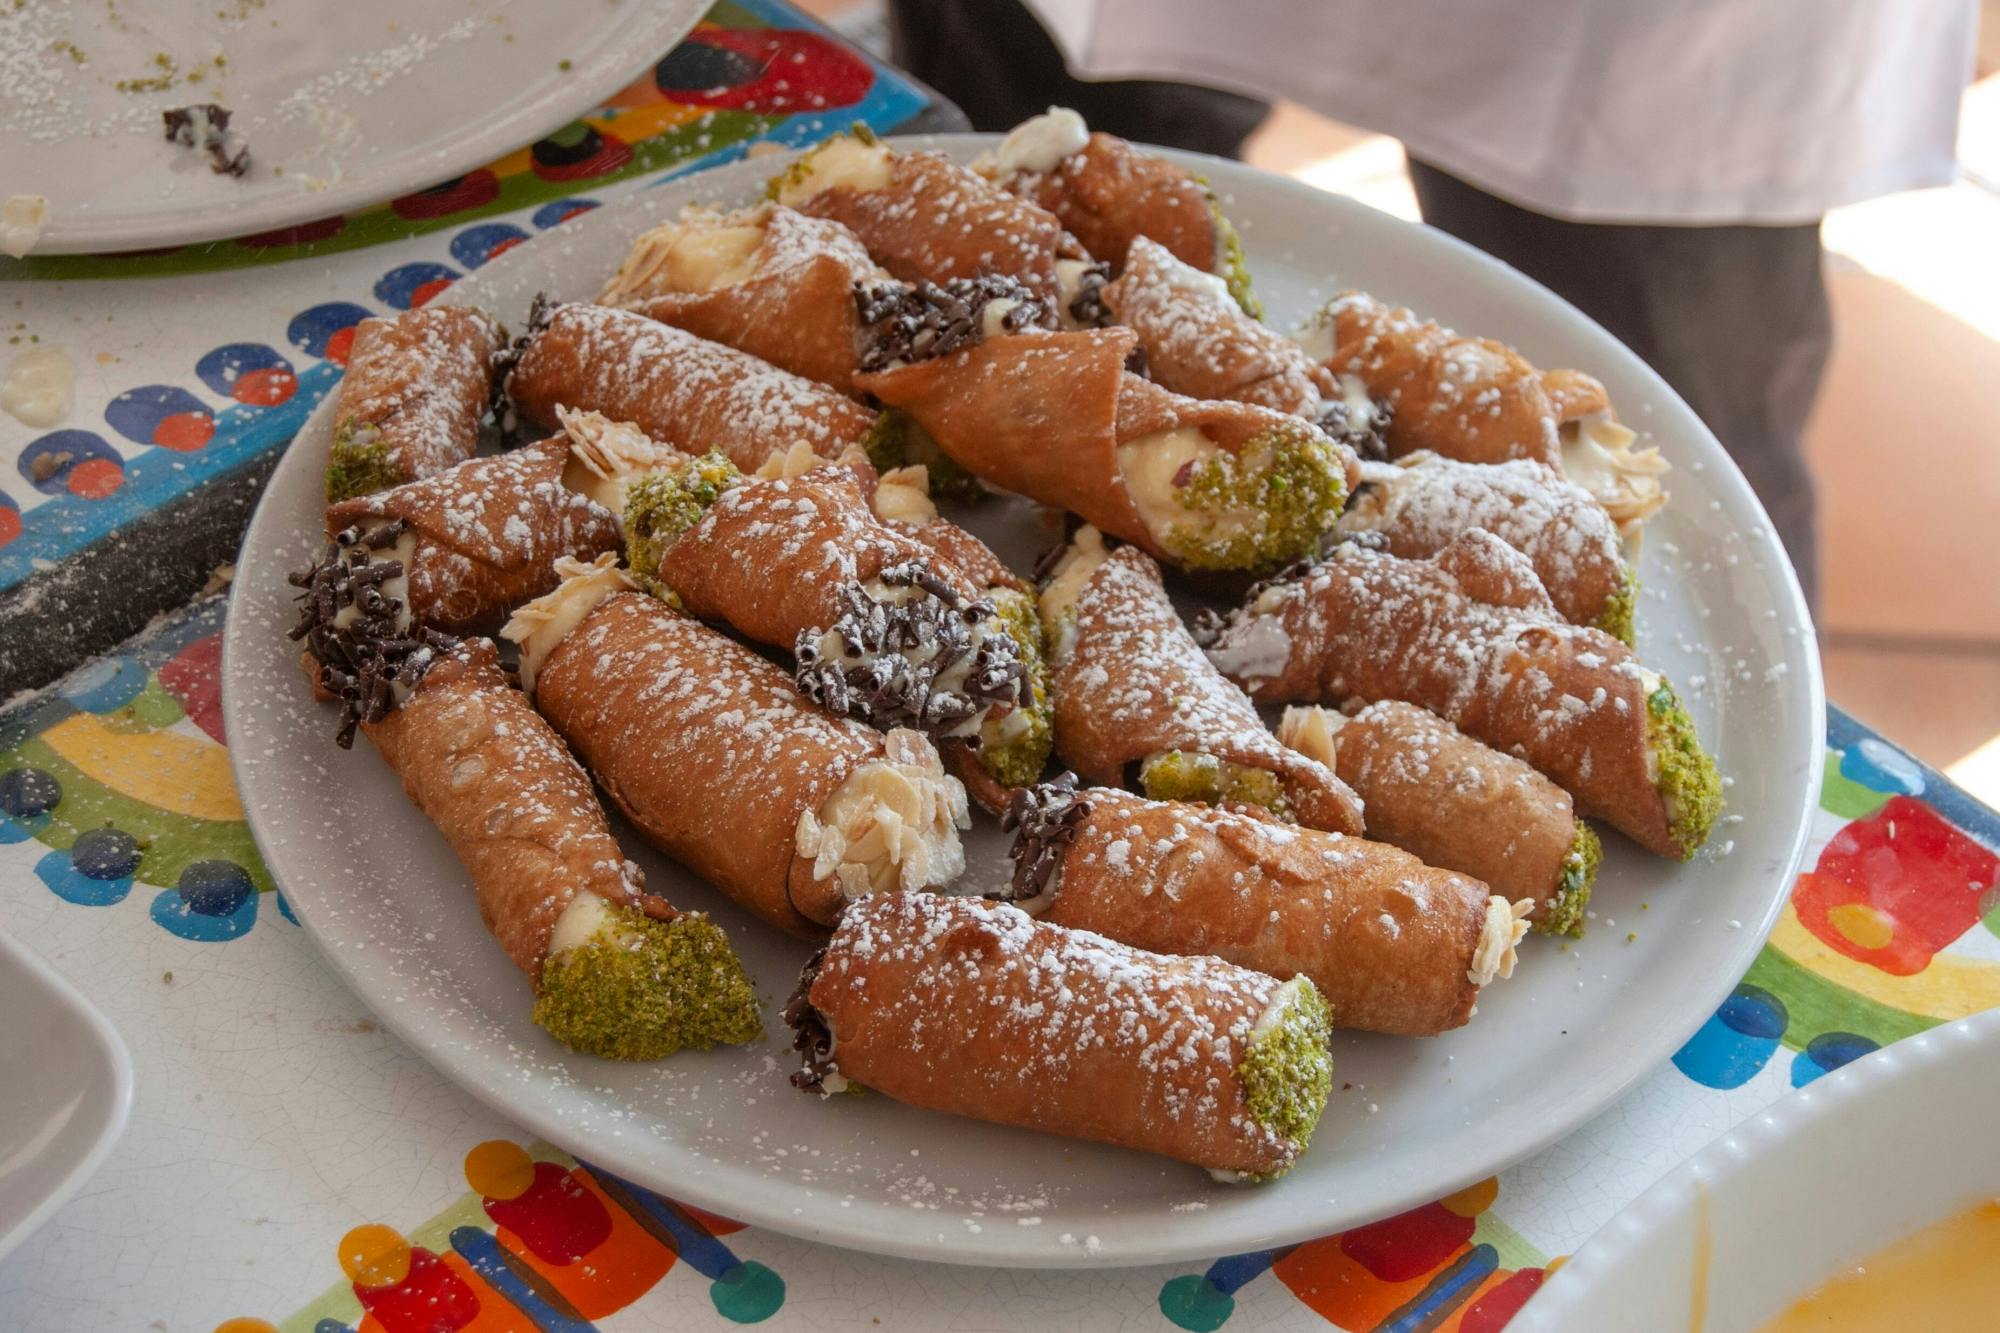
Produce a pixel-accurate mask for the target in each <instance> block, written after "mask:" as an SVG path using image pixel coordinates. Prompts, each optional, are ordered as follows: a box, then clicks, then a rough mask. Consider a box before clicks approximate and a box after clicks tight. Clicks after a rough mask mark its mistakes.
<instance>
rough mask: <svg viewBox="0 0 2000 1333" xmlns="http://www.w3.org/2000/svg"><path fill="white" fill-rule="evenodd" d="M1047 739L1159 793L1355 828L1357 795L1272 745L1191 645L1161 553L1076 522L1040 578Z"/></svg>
mask: <svg viewBox="0 0 2000 1333" xmlns="http://www.w3.org/2000/svg"><path fill="white" fill-rule="evenodd" d="M1040 611H1041V616H1042V628H1043V632H1044V633H1045V635H1046V636H1047V641H1048V643H1049V645H1050V663H1051V672H1050V692H1051V694H1052V695H1053V696H1054V698H1055V723H1056V727H1055V730H1056V750H1057V753H1058V754H1059V755H1060V756H1061V758H1062V761H1063V762H1064V763H1065V764H1067V765H1068V766H1069V767H1071V768H1073V769H1075V770H1076V771H1077V772H1079V773H1081V774H1082V775H1083V776H1084V778H1085V779H1086V780H1087V781H1090V782H1093V783H1096V784H1099V785H1101V786H1106V787H1115V786H1119V785H1121V784H1123V783H1124V782H1125V781H1127V775H1128V774H1131V775H1132V778H1131V780H1132V781H1133V782H1135V783H1136V785H1137V786H1138V787H1139V789H1140V790H1141V791H1143V792H1145V793H1146V795H1148V796H1150V797H1154V798H1156V799H1158V800H1163V801H1200V802H1204V803H1207V804H1210V805H1230V806H1241V807H1248V808H1250V809H1253V810H1258V811H1263V812H1266V813H1268V814H1269V815H1271V816H1272V817H1274V818H1278V819H1284V820H1296V821H1297V822H1299V823H1301V824H1305V825H1308V826H1310V827H1313V828H1322V829H1333V830H1337V831H1339V832H1343V833H1352V834H1355V835H1359V834H1360V833H1361V831H1362V813H1361V811H1362V806H1361V802H1360V801H1359V800H1358V799H1356V797H1355V795H1354V792H1353V791H1352V790H1351V789H1350V788H1349V787H1348V785H1347V784H1346V783H1345V782H1342V781H1341V780H1340V778H1338V777H1337V776H1335V775H1334V772H1333V770H1332V769H1331V768H1329V767H1327V766H1326V765H1325V764H1323V763H1322V762H1320V761H1319V760H1317V759H1316V758H1309V757H1308V756H1306V755H1304V754H1302V753H1300V752H1299V751H1297V750H1296V749H1292V748H1288V747H1286V746H1284V745H1280V744H1279V743H1278V740H1277V738H1276V737H1275V736H1273V735H1272V734H1271V733H1270V731H1269V730H1268V729H1267V728H1266V727H1265V726H1264V722H1263V720H1262V719H1261V718H1259V717H1258V716H1257V708H1256V705H1254V704H1252V703H1251V702H1250V699H1249V696H1248V695H1246V694H1244V693H1243V691H1242V690H1240V689H1238V688H1237V687H1236V686H1235V685H1234V684H1232V683H1231V682H1230V681H1229V680H1227V679H1226V678H1225V677H1224V676H1223V675H1222V673H1221V672H1219V671H1217V670H1216V669H1215V667H1214V666H1213V665H1211V664H1210V662H1209V660H1208V659H1207V658H1206V657H1204V656H1202V652H1201V649H1200V647H1199V646H1197V645H1196V643H1195V641H1194V637H1193V636H1192V635H1190V634H1189V633H1188V631H1187V627H1186V626H1185V625H1183V624H1182V623H1181V618H1180V616H1179V614H1178V613H1177V612H1176V611H1175V610H1174V607H1173V603H1172V602H1170V601H1168V600H1167V590H1166V586H1165V584H1164V583H1163V582H1162V581H1161V578H1160V567H1159V566H1158V565H1156V564H1154V563H1153V560H1152V558H1151V557H1149V556H1148V555H1146V554H1145V552H1143V551H1141V550H1139V549H1138V548H1137V547H1135V546H1121V547H1119V548H1118V549H1117V550H1115V551H1111V550H1107V549H1106V548H1105V545H1104V541H1103V539H1102V537H1100V536H1099V535H1098V532H1097V529H1095V528H1092V527H1088V526H1086V527H1083V528H1080V529H1078V531H1077V533H1076V535H1075V537H1073V538H1072V539H1071V541H1070V544H1069V546H1068V548H1067V549H1066V550H1064V551H1063V552H1062V554H1061V556H1060V557H1059V558H1058V560H1057V562H1056V564H1055V566H1054V567H1053V569H1052V571H1051V573H1050V575H1049V578H1048V581H1047V582H1046V584H1045V585H1044V586H1043V589H1042V594H1041V599H1040Z"/></svg>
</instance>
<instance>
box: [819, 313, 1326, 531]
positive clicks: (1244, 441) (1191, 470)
mask: <svg viewBox="0 0 2000 1333" xmlns="http://www.w3.org/2000/svg"><path fill="white" fill-rule="evenodd" d="M1136 345H1137V338H1136V335H1134V334H1133V333H1132V331H1131V330H1129V329H1092V330H1080V331H1077V332H1072V333H1050V332H1044V331H1041V330H1038V329H1028V330H1025V331H1022V332H1018V333H1004V332H1003V333H998V334H989V335H985V336H982V337H980V338H979V339H978V340H977V341H975V342H972V343H971V344H970V345H968V346H963V347H961V348H959V349H958V350H956V351H951V352H946V353H944V354H943V355H937V356H931V357H929V358H928V359H921V360H915V361H913V362H911V363H909V364H902V365H897V366H894V367H893V368H890V369H885V370H881V371H876V372H874V373H871V374H866V375H863V376H861V377H860V378H859V379H858V381H857V383H858V384H859V385H860V386H861V388H863V389H864V390H865V391H866V392H868V393H871V394H874V395H875V396H876V397H877V398H879V399H880V400H881V401H882V402H883V403H885V404H887V405H889V406H891V407H899V408H902V409H903V410H904V411H906V412H908V413H909V414H910V415H911V416H912V417H913V418H915V420H916V421H917V424H919V425H920V426H922V427H923V428H924V430H925V431H926V432H927V433H928V434H929V435H930V437H931V438H932V439H934V440H936V441H937V443H938V446H939V447H940V448H942V449H943V450H944V451H945V452H946V453H947V454H949V455H951V457H952V458H954V459H956V460H957V461H958V462H959V463H960V464H961V465H962V466H964V467H965V468H966V469H967V470H968V471H970V472H972V473H973V474H974V475H976V476H978V477H980V478H981V479H983V480H985V481H987V482H989V483H991V484H993V485H996V486H999V487H1001V488H1003V489H1006V490H1010V491H1015V492H1018V493H1020V494H1022V495H1026V496H1028V497H1029V498H1030V499H1033V500H1039V501H1041V502H1042V503H1044V504H1049V505H1054V506H1057V507H1059V508H1063V509H1068V510H1071V511H1073V512H1075V513H1076V514H1078V515H1079V516H1081V517H1082V518H1083V519H1084V521H1085V522H1088V523H1091V524H1093V525H1094V526H1096V527H1097V528H1098V529H1099V530H1100V531H1102V532H1104V533H1105V534H1106V535H1108V536H1113V537H1118V538H1121V539H1122V540H1125V541H1129V542H1132V543H1133V544H1135V545H1137V546H1139V547H1142V548H1143V549H1144V550H1145V551H1146V552H1147V553H1148V554H1150V555H1153V556H1155V557H1157V558H1159V559H1161V560H1164V561H1167V562H1169V563H1171V564H1176V565H1180V566H1183V567H1185V568H1189V569H1207V570H1244V569H1270V568H1275V567H1277V566H1280V565H1284V564H1286V563H1289V562H1291V561H1294V560H1297V559H1300V558H1302V557H1304V556H1306V555H1309V554H1311V553H1312V552H1313V551H1315V550H1317V549H1318V546H1319V542H1320V539H1321V537H1322V536H1323V535H1324V534H1325V533H1326V532H1327V531H1329V530H1330V529H1331V528H1332V526H1333V524H1334V521H1335V520H1336V519H1337V518H1338V517H1339V514H1340V506H1341V504H1342V502H1343V501H1344V500H1345V499H1346V496H1347V486H1348V480H1349V479H1348V468H1349V466H1350V465H1352V464H1353V463H1354V458H1353V455H1352V454H1351V453H1350V452H1349V451H1348V450H1346V449H1344V448H1342V447H1341V446H1339V445H1336V444H1335V443H1334V442H1333V441H1332V440H1330V439H1328V438H1327V436H1326V435H1324V434H1323V433H1322V432H1320V431H1319V430H1318V429H1317V428H1316V427H1314V426H1313V425H1312V424H1311V423H1310V422H1307V421H1303V420H1301V419H1299V418H1297V417H1291V416H1286V415H1285V414H1284V413H1281V412H1273V411H1271V410H1270V409H1269V408H1263V407H1256V406H1253V405H1251V404H1249V403H1228V402H1200V401H1197V400H1195V399H1192V398H1183V397H1181V396H1180V395H1178V394H1173V393H1169V392H1168V391H1167V390H1165V389H1162V388H1161V387H1160V386H1159V385H1157V384H1154V383H1152V382H1151V381H1150V380H1146V379H1142V378H1140V377H1139V376H1137V375H1134V374H1132V373H1131V372H1129V371H1128V370H1127V369H1126V368H1125V367H1126V360H1127V358H1128V357H1129V356H1130V355H1131V354H1132V351H1133V349H1134V347H1135V346H1136Z"/></svg>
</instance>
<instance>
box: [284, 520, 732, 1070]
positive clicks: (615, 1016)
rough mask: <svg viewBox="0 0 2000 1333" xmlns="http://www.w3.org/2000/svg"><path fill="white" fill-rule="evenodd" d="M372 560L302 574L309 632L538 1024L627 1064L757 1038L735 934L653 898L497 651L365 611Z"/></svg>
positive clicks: (333, 559) (347, 718) (344, 739)
mask: <svg viewBox="0 0 2000 1333" xmlns="http://www.w3.org/2000/svg"><path fill="white" fill-rule="evenodd" d="M365 555H366V547H365V546H360V545H355V546H350V547H347V548H339V547H336V548H334V549H332V550H330V551H329V552H328V553H327V557H326V559H325V560H323V561H322V562H321V563H320V564H319V565H316V566H315V567H314V568H313V569H312V570H310V571H308V572H307V573H306V575H304V576H303V577H302V580H301V581H302V582H303V586H304V587H305V589H306V592H305V596H304V601H305V606H304V616H303V618H302V622H301V628H302V629H303V630H304V631H305V632H304V633H303V634H300V635H298V636H296V637H302V638H306V639H307V640H308V641H309V642H310V643H311V644H312V650H313V652H314V653H315V655H316V656H317V657H318V658H319V659H320V660H321V661H323V662H324V664H325V665H324V667H323V670H322V673H323V675H324V676H325V677H327V684H328V686H329V687H330V688H329V693H334V694H336V695H337V697H338V698H339V699H340V701H341V703H342V712H343V715H344V720H343V723H342V729H341V733H340V738H339V739H340V741H341V743H342V744H343V745H345V744H347V743H349V742H351V741H352V739H353V734H354V729H355V728H356V727H357V726H358V727H359V729H360V730H361V731H362V732H364V733H365V734H366V735H367V736H368V738H369V740H371V741H372V742H374V744H375V748H376V749H377V750H379V751H380V752H381V754H382V757H383V758H384V759H385V760H387V761H388V763H389V766H390V767H391V768H393V769H394V770H395V771H396V774H397V776H398V777H399V778H401V779H402V783H403V789H404V790H405V791H406V792H407V793H408V794H409V797H410V799H411V801H413V802H414V803H415V804H416V806H417V808H418V809H420V810H422V811H423V812H424V814H425V816H427V817H428V818H429V819H430V821H431V822H432V823H433V824H435V825H436V826H437V829H438V831H439V832H440V833H442V834H443V835H444V837H445V840H446V841H447V842H448V843H450V844H451V848H452V851H453V852H455V853H456V854H457V855H458V858H459V861H460V862H461V863H462V864H463V865H464V867H465V871H466V875H467V877H468V878H469V879H470V880H471V881H472V887H473V891H474V892H475V893H476V894H477V895H478V901H479V914H480V917H481V918H482V919H483V920H484V921H485V923H486V927H487V929H488V930H489V931H491V932H492V934H493V937H494V939H495V940H497V941H498V942H499V944H500V946H501V948H503V949H504V950H506V952H507V956H508V957H509V958H511V959H512V960H513V961H514V963H515V965H516V966H518V967H519V968H520V969H521V971H522V972H524V973H525V974H527V977H528V980H529V982H530V984H531V985H532V986H533V988H534V992H535V1005H534V1020H535V1022H536V1023H538V1024H540V1025H541V1026H542V1028H544V1029H545V1030H546V1031H547V1032H548V1033H549V1034H550V1035H551V1036H553V1037H555V1038H556V1039H557V1040H559V1041H562V1042H564V1043H566V1044H568V1045H570V1046H573V1047H575V1048H576V1049H578V1050H580V1051H584V1052H587V1053H589V1054H592V1055H599V1056H603V1057H605V1058H607V1059H616V1060H657V1059H660V1058H662V1057H664V1056H668V1055H671V1054H673V1053H674V1052H675V1051H677V1050H679V1049H681V1048H682V1047H684V1046H692V1047H696V1048H705V1047H708V1046H712V1045H714V1044H716V1043H717V1042H731V1043H740V1042H748V1041H753V1040H755V1039H756V1038H757V1037H758V1036H759V1035H760V1031H761V1025H760V1022H759V1019H758V1010H757V1001H756V997H755V995H754V994H753V993H752V992H751V989H750V983H749V981H748V979H747V978H746V977H745V976H744V974H743V967H742V964H741V963H740V962H739V961H738V960H737V958H736V955H735V954H734V953H733V952H732V951H731V949H730V947H729V942H728V940H727V939H726V938H725V937H724V935H723V933H722V931H721V929H720V928H719V927H717V926H715V925H714V924H713V923H712V922H710V921H709V920H708V918H707V917H706V916H704V915H701V914H699V913H693V914H688V913H681V912H677V911H675V910H674V908H673V907H672V906H671V905H670V904H669V903H668V902H667V901H666V900H665V899H664V898H661V897H659V896H658V895H657V894H652V893H648V892H646V890H645V887H644V881H643V879H642V877H641V876H640V874H639V870H638V868H637V867H636V866H634V865H632V863H631V862H629V861H627V860H626V859H625V857H624V855H623V853H622V852H620V850H619V848H618V844H617V842H616V841H615V840H614V839H613V838H612V836H611V832H610V829H609V827H608V826H607V825H606V823H605V819H604V811H603V810H602V808H601V807H600V806H599V805H598V803H597V796H596V794H595V793H594V792H593V791H592V790H591V786H590V779H589V777H587V776H586V775H585V774H584V772H583V770H582V769H581V768H579V767H578V766H577V763H576V760H575V759H573V758H571V757H570V753H569V751H568V750H567V749H565V748H564V747H563V743H562V742H561V740H559V739H558V738H557V737H556V735H555V733H554V732H552V731H551V730H550V729H549V725H548V723H546V722H544V721H543V720H542V719H541V718H540V717H539V716H538V715H537V714H536V713H535V710H534V709H533V708H532V707H530V706H529V704H528V701H527V699H526V697H525V696H524V695H522V693H521V692H520V691H519V690H518V689H515V688H514V687H513V686H512V684H510V683H509V681H508V680H507V678H506V676H505V675H504V674H503V673H502V671H501V669H500V667H499V665H498V662H497V661H496V658H495V654H494V649H493V644H492V643H491V642H490V641H489V640H486V639H468V640H463V641H459V640H454V639H451V638H450V637H448V636H445V635H440V634H438V633H436V632H435V631H430V630H421V629H412V628H411V627H410V625H409V623H408V621H407V619H405V618H404V617H402V616H401V615H399V614H397V613H396V612H394V611H391V610H389V609H387V608H385V607H382V606H379V605H374V604H373V603H368V599H366V598H365V597H364V596H363V594H364V593H365V592H366V591H367V590H369V589H370V588H372V587H374V586H375V585H373V584H370V583H368V582H366V581H365V579H364V578H363V577H362V576H364V575H365V574H366V571H368V570H369V569H371V568H374V567H378V566H377V565H376V563H375V562H372V561H368V560H365V559H351V558H352V557H363V556H365ZM364 603H367V604H366V605H364ZM371 606H372V607H373V609H372V610H371V609H370V607H371Z"/></svg>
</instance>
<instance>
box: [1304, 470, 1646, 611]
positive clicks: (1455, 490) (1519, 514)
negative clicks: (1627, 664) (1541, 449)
mask: <svg viewBox="0 0 2000 1333" xmlns="http://www.w3.org/2000/svg"><path fill="white" fill-rule="evenodd" d="M1467 528H1483V529H1484V530H1485V531H1487V532H1490V533H1492V534H1493V535H1494V536H1496V537H1498V538H1499V539H1500V540H1501V541H1503V542H1506V543H1507V544H1508V545H1509V546H1511V547H1513V548H1514V549H1515V550H1517V551H1519V552H1520V553H1521V554H1523V555H1525V556H1527V557H1528V560H1529V562H1530V563H1531V564H1533V565H1534V567H1535V576H1536V577H1537V578H1539V579H1540V580H1541V581H1542V586H1543V587H1544V588H1546V589H1547V590H1548V594H1549V600H1550V601H1552V602H1554V603H1555V607H1556V610H1557V611H1559V612H1561V613H1562V616H1563V619H1565V620H1567V621H1569V622H1570V623H1572V624H1576V625H1595V626H1596V627H1597V628H1599V629H1601V630H1603V631H1604V632H1605V633H1607V634H1609V635H1611V636H1612V637H1613V638H1616V639H1622V640H1623V641H1625V642H1626V643H1631V642H1632V632H1633V624H1632V616H1633V610H1634V608H1635V605H1636V603H1637V599H1638V589H1639V584H1638V578H1637V576H1636V575H1635V573H1634V571H1633V569H1632V567H1631V566H1630V565H1628V564H1626V562H1625V558H1624V554H1623V548H1622V546H1621V544H1620V542H1619V539H1618V528H1617V525H1616V524H1614V523H1613V522H1612V520H1611V516H1610V515H1609V514H1607V513H1606V512H1605V510H1604V506H1603V505H1601V504H1599V503H1598V502H1597V501H1596V499H1595V498H1593V497H1592V496H1591V494H1590V492H1589V491H1587V490H1585V489H1584V488H1583V487H1581V486H1578V485H1575V484H1574V483H1572V482H1569V481H1565V480H1564V479H1563V476H1562V474H1561V473H1560V472H1558V471H1556V470H1555V469H1554V468H1552V467H1549V466H1548V465H1547V464H1546V463H1537V462H1535V461H1533V460H1531V459H1526V458H1517V459H1513V460H1511V461H1509V462H1505V463H1461V462H1458V461H1457V460H1455V459H1450V458H1445V457H1443V456H1441V455H1439V454H1434V453H1430V452H1428V451H1423V450H1420V451H1418V452H1417V453H1414V454H1405V455H1403V456H1402V457H1401V458H1399V459H1397V460H1396V462H1394V463H1364V464H1362V467H1361V485H1360V487H1359V488H1357V489H1356V490H1355V492H1354V498H1353V499H1352V500H1350V501H1349V502H1348V505H1347V509H1346V511H1345V512H1344V513H1342V514H1341V516H1340V531H1341V532H1342V533H1343V534H1346V535H1350V536H1351V535H1353V534H1355V533H1361V532H1376V533H1380V534H1382V538H1383V540H1384V541H1385V542H1386V544H1387V549H1388V550H1389V551H1390V552H1391V553H1392V554H1395V555H1400V556H1405V557H1407V558H1410V559H1422V558H1423V557H1425V556H1429V555H1435V554H1437V553H1438V552H1439V551H1441V550H1443V549H1444V547H1445V545H1446V544H1447V543H1448V542H1450V541H1451V540H1452V538H1454V537H1456V536H1457V535H1458V534H1459V533H1461V532H1464V531H1465V530H1466V529H1467Z"/></svg>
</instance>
